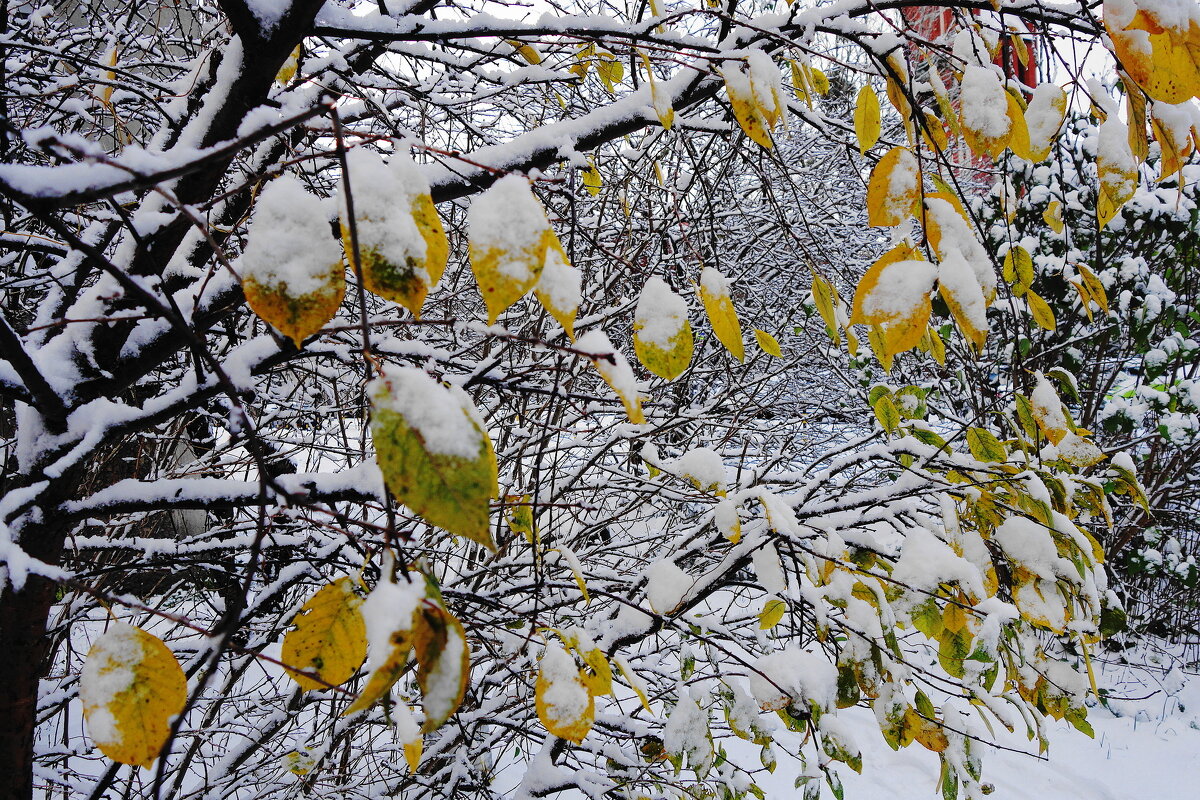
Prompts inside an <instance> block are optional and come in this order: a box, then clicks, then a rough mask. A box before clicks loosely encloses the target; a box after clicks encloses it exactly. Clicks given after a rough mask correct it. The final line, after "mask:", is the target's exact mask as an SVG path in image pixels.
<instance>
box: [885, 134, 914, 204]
mask: <svg viewBox="0 0 1200 800" xmlns="http://www.w3.org/2000/svg"><path fill="white" fill-rule="evenodd" d="M920 189H921V168H920V165H919V164H918V163H917V157H916V156H914V155H913V154H912V151H911V150H908V149H907V148H900V149H899V153H898V154H897V156H896V161H895V163H894V164H893V165H892V169H891V170H890V171H889V172H888V185H887V191H886V193H885V200H884V205H885V207H886V209H887V214H888V216H890V217H892V218H900V219H907V218H908V217H910V216H911V215H912V201H913V198H914V197H918V196H920Z"/></svg>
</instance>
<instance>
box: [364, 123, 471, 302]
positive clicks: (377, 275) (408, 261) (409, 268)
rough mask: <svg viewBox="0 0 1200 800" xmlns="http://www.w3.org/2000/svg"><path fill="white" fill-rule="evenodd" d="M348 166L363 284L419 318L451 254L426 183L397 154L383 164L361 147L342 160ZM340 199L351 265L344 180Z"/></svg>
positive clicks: (402, 157)
mask: <svg viewBox="0 0 1200 800" xmlns="http://www.w3.org/2000/svg"><path fill="white" fill-rule="evenodd" d="M346 163H347V164H348V165H349V167H350V170H349V173H350V181H349V184H350V191H351V192H352V193H353V195H354V197H353V200H354V223H355V225H354V227H355V233H356V234H357V238H358V250H359V254H360V255H361V257H362V278H363V285H364V286H365V287H366V288H367V290H368V291H371V292H374V293H375V294H377V295H379V296H380V297H383V298H385V299H387V300H391V301H393V302H395V303H399V304H400V305H402V306H404V307H405V308H407V309H408V310H409V311H410V312H411V313H412V315H413V316H415V317H420V316H421V306H422V305H424V303H425V297H426V295H427V294H428V293H429V291H430V290H431V289H433V287H434V286H436V285H437V282H438V281H439V280H441V277H442V273H443V272H445V270H446V261H447V259H448V257H449V254H450V243H449V240H448V239H447V238H446V230H445V228H443V227H442V221H441V219H440V218H439V217H438V214H437V210H436V209H435V208H434V205H433V198H432V197H431V196H430V194H429V183H428V182H427V181H426V180H425V177H424V176H423V175H422V174H421V172H420V170H419V169H418V167H417V165H416V164H415V163H413V160H412V159H411V158H409V157H408V156H407V155H404V154H400V153H397V154H394V155H393V156H392V159H391V161H390V162H388V163H386V164H385V163H384V161H383V159H382V158H381V157H380V156H379V155H378V154H376V153H373V152H371V151H369V150H366V149H364V148H361V147H359V148H356V149H354V150H352V151H350V152H349V153H348V154H347V155H346ZM340 197H341V202H342V211H341V217H342V223H341V228H342V246H343V247H344V248H345V251H346V258H347V260H348V261H349V262H350V263H351V264H353V263H354V243H353V241H352V239H351V235H350V225H349V221H348V218H349V211H348V206H347V203H346V183H345V181H343V183H342V187H341V192H340Z"/></svg>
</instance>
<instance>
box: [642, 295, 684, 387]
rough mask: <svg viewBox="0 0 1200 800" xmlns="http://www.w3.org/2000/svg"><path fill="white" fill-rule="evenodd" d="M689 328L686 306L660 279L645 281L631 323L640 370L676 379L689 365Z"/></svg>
mask: <svg viewBox="0 0 1200 800" xmlns="http://www.w3.org/2000/svg"><path fill="white" fill-rule="evenodd" d="M692 349H693V338H692V326H691V324H690V323H689V322H688V314H687V302H686V301H685V300H684V299H683V298H682V297H680V296H679V295H677V294H675V292H673V291H671V287H670V286H668V285H667V282H666V281H664V280H663V279H662V278H659V277H652V278H650V279H649V280H647V281H646V285H645V286H644V287H643V288H642V294H641V296H640V297H639V298H638V304H637V310H636V311H635V312H634V321H633V350H634V352H635V353H636V354H637V357H638V360H639V361H641V362H642V366H644V367H645V368H646V369H648V370H650V371H651V372H653V373H654V374H655V375H657V376H659V377H660V378H665V379H666V380H669V381H670V380H674V379H675V378H678V377H679V376H680V375H681V374H682V373H683V371H684V370H685V369H687V367H688V364H690V363H691V361H692Z"/></svg>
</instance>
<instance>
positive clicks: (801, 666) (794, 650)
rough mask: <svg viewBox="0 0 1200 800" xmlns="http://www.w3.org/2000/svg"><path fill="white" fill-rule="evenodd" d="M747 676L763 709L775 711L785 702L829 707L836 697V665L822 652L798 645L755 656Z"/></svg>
mask: <svg viewBox="0 0 1200 800" xmlns="http://www.w3.org/2000/svg"><path fill="white" fill-rule="evenodd" d="M754 669H755V672H753V673H751V675H750V691H751V693H753V694H754V699H755V700H757V701H758V704H759V707H760V708H762V709H763V710H765V711H766V710H776V709H780V708H784V707H786V706H787V705H789V704H795V705H798V706H800V707H802V708H803V707H805V706H807V704H808V703H815V704H816V705H818V706H819V707H821V708H823V709H828V708H830V707H832V706H833V704H834V698H835V697H836V696H837V667H836V666H834V665H833V663H831V662H830V661H829V658H828V656H826V655H825V654H824V653H813V652H809V651H807V650H801V649H800V648H799V647H789V648H787V649H786V650H777V651H776V652H774V653H768V654H767V655H765V656H762V657H761V658H759V659H758V660H757V661H756V662H755V664H754Z"/></svg>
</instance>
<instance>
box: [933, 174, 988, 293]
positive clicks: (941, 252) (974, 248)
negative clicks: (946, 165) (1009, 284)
mask: <svg viewBox="0 0 1200 800" xmlns="http://www.w3.org/2000/svg"><path fill="white" fill-rule="evenodd" d="M925 213H926V215H928V217H929V218H930V219H931V221H932V222H933V223H934V224H935V225H936V226H937V231H938V235H939V238H938V243H937V249H938V257H939V258H943V259H944V258H946V257H947V256H948V255H950V254H951V253H952V252H954V251H955V250H957V251H958V252H959V253H960V254H961V255H962V257H963V258H964V259H965V260H966V262H967V263H968V264H969V265H970V266H971V269H972V270H974V272H975V279H976V280H977V281H979V288H980V289H982V290H983V296H984V299H985V300H990V298H993V297H995V295H996V270H995V268H994V267H993V266H992V261H991V258H990V257H989V256H988V252H987V250H985V249H984V247H983V244H981V243H980V241H979V239H977V238H976V237H975V234H974V233H972V231H971V228H970V226H969V225H968V224H967V221H966V220H965V219H963V216H962V214H959V213H958V210H957V209H955V207H954V206H953V205H952V204H951V203H950V202H949V201H947V200H943V199H942V198H940V197H934V198H930V199H928V200H926V201H925Z"/></svg>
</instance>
